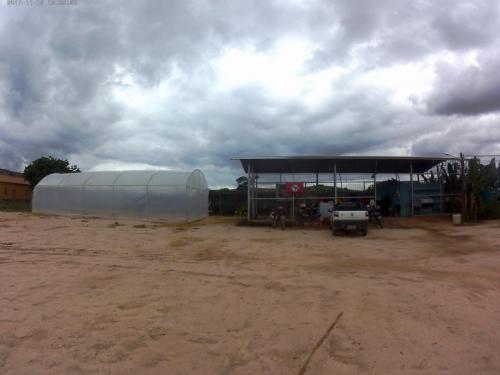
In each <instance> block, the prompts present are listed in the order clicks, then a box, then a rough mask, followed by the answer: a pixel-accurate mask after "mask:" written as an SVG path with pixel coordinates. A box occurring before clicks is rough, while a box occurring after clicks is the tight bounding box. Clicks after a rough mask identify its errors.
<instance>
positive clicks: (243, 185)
mask: <svg viewBox="0 0 500 375" xmlns="http://www.w3.org/2000/svg"><path fill="white" fill-rule="evenodd" d="M236 183H237V184H238V187H237V188H236V189H238V190H243V189H245V190H246V189H247V187H248V178H247V177H246V176H241V177H238V178H237V179H236Z"/></svg>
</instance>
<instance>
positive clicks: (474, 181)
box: [466, 158, 500, 220]
mask: <svg viewBox="0 0 500 375" xmlns="http://www.w3.org/2000/svg"><path fill="white" fill-rule="evenodd" d="M499 183H500V181H499V173H498V169H497V167H496V162H495V159H491V161H490V162H489V163H488V164H486V165H484V164H481V162H480V161H479V159H478V158H474V159H471V160H469V165H468V172H467V207H466V209H467V217H468V218H469V219H473V220H477V219H494V218H498V217H499V207H498V200H497V199H498V197H497V188H498V185H499Z"/></svg>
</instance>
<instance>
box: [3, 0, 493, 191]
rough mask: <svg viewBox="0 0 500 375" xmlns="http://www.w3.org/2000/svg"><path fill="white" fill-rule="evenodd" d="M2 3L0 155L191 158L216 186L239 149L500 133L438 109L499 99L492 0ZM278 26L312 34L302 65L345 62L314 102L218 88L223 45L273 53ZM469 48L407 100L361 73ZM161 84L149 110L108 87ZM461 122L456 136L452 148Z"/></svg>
mask: <svg viewBox="0 0 500 375" xmlns="http://www.w3.org/2000/svg"><path fill="white" fill-rule="evenodd" d="M1 7H2V9H1V10H2V12H1V13H0V30H1V32H2V35H4V36H5V37H3V38H2V39H0V98H2V99H0V146H1V151H0V168H2V167H8V168H12V169H22V167H23V164H25V163H26V161H29V160H32V159H34V158H37V157H39V156H41V155H48V154H50V155H54V156H57V157H62V158H70V159H71V160H70V161H71V162H73V163H78V164H79V165H80V166H82V168H92V167H95V166H96V165H99V164H101V163H113V162H115V163H121V164H120V165H127V164H130V165H132V164H137V163H140V164H147V165H151V166H156V167H169V168H174V169H191V168H196V167H200V168H202V169H203V170H205V171H206V172H207V174H208V177H209V181H210V182H211V183H212V184H215V185H218V184H231V183H233V182H234V177H235V176H237V175H239V174H240V173H241V170H240V168H239V166H238V164H237V163H235V162H231V161H230V160H229V158H230V157H231V156H234V155H241V154H243V155H255V154H261V155H269V154H281V155H285V154H317V153H339V154H340V153H346V154H356V153H364V154H367V153H372V154H374V153H387V152H395V151H394V150H396V151H397V152H407V153H410V152H413V153H440V152H442V149H443V148H444V149H447V150H452V151H453V150H455V149H456V150H460V149H461V148H474V147H476V148H487V149H488V150H494V149H495V147H497V146H495V145H494V143H493V141H492V138H491V137H492V136H496V133H495V129H496V128H497V127H498V124H499V123H498V122H495V121H493V120H491V121H492V122H488V123H487V124H485V123H481V126H483V127H487V128H488V129H489V130H483V131H482V132H479V130H478V125H477V124H476V123H475V122H474V121H472V120H471V121H469V122H464V121H463V120H460V119H458V120H457V119H455V118H454V117H453V116H449V117H446V118H444V119H443V117H442V116H438V115H448V114H462V115H468V116H473V115H475V114H478V115H479V114H483V113H490V112H495V111H497V110H498V103H500V100H498V99H499V91H498V87H500V81H499V80H498V78H497V77H498V75H497V74H496V71H498V66H499V64H498V61H499V60H498V58H497V57H496V56H498V55H497V53H496V52H495V49H496V46H497V45H498V41H499V40H498V39H499V38H498V36H497V32H496V31H497V30H498V29H499V17H498V15H499V12H498V4H497V2H496V1H461V2H455V1H439V2H429V1H408V2H402V1H395V0H392V1H391V0H381V1H377V3H376V4H367V2H366V1H361V0H356V1H352V0H342V1H340V0H339V1H321V0H312V1H294V2H290V1H285V0H282V1H278V0H277V1H262V2H248V1H232V0H227V1H223V2H221V1H209V0H207V1H202V0H193V1H184V0H183V1H181V0H172V1H148V2H133V1H129V2H128V1H120V2H111V1H89V2H79V3H78V4H77V5H76V6H66V7H55V6H52V7H51V6H48V5H46V6H42V7H13V6H7V5H5V4H2V5H1ZM286 37H299V38H302V39H304V40H306V41H308V42H309V43H311V44H312V45H314V50H313V52H312V54H311V56H310V57H309V58H308V60H307V61H305V62H304V65H303V66H302V71H301V74H304V75H306V74H314V73H316V72H320V71H322V70H323V69H326V68H329V67H331V66H337V67H341V68H342V69H343V73H342V74H341V76H340V77H337V78H336V80H335V83H333V82H332V83H331V89H330V90H329V91H328V90H327V91H325V93H324V95H325V96H324V97H323V98H322V100H321V101H320V104H317V105H314V106H308V105H307V104H306V103H305V102H304V100H303V97H302V96H301V94H299V95H296V96H293V95H291V96H280V95H278V94H276V93H274V94H273V93H271V92H270V91H269V90H268V89H267V88H266V87H264V86H265V84H263V83H262V82H261V83H256V82H245V83H243V84H239V85H237V86H236V87H230V88H225V89H220V88H219V87H218V86H217V85H218V79H219V78H220V77H219V76H218V74H219V73H218V72H217V71H216V69H215V68H214V65H213V64H212V62H213V61H214V59H217V58H219V57H220V56H221V55H222V54H223V53H224V52H225V51H226V50H227V49H242V50H249V51H253V52H254V53H262V54H266V53H268V52H270V51H273V48H275V47H276V46H277V45H278V44H279V42H280V40H281V39H282V38H286ZM472 51H475V52H477V54H478V56H479V58H478V65H479V66H469V65H467V64H465V63H460V64H451V63H449V64H448V65H446V64H443V63H442V62H441V63H439V65H436V68H435V72H436V77H435V82H429V90H427V91H428V94H426V95H425V96H419V97H417V96H415V97H412V98H411V100H410V99H408V101H407V104H406V105H403V104H395V103H394V101H392V100H391V99H390V98H391V89H390V87H387V89H385V88H384V82H378V85H377V87H370V86H369V85H364V84H359V83H358V84H355V83H356V82H357V80H359V79H360V77H363V75H364V74H366V73H367V72H370V71H373V70H376V69H379V68H391V67H392V66H396V65H398V64H407V63H414V62H419V61H423V60H424V59H426V58H427V57H429V56H435V55H436V54H441V53H447V52H449V53H456V54H462V53H468V52H472ZM485 51H488V52H487V53H486V52H485ZM486 56H488V57H486ZM233 68H235V69H237V68H238V67H233ZM284 68H285V67H284ZM241 72H242V73H241V74H242V75H244V74H245V70H244V69H243V68H242V70H241ZM165 82H166V83H167V86H168V90H169V95H168V96H166V97H165V99H164V101H163V102H161V103H159V104H158V103H157V104H156V105H155V106H152V107H151V108H153V109H151V110H148V109H147V108H140V105H138V104H137V103H135V102H134V101H135V100H136V99H135V98H134V96H131V97H130V98H129V99H127V100H129V101H131V102H130V103H128V104H127V102H126V101H120V100H118V99H117V97H116V95H115V93H116V91H120V90H124V89H126V88H127V87H130V88H134V87H138V89H140V90H142V92H145V93H148V92H156V91H155V90H158V88H159V87H160V85H162V84H165ZM431 85H432V86H431ZM400 102H401V101H400ZM411 103H415V104H416V105H414V106H412V105H411ZM134 104H135V106H134ZM148 104H149V103H143V104H141V105H144V107H147V106H148ZM417 104H418V106H420V107H419V109H418V110H417V109H416V108H417V107H418V106H417ZM424 107H425V109H426V110H423V109H422V108H424ZM475 124H476V125H475ZM457 129H459V130H460V137H459V139H456V142H455V143H456V145H454V146H453V147H450V146H447V145H446V141H445V140H446V139H448V138H449V137H450V133H451V132H453V131H455V130H457ZM477 134H483V135H482V137H479V138H477V137H476V136H477ZM220 171H224V172H223V173H221V172H220Z"/></svg>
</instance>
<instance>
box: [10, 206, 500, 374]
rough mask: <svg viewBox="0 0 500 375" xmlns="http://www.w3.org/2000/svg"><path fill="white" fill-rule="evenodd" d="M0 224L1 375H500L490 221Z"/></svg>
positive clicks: (498, 267) (498, 227)
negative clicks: (348, 231)
mask: <svg viewBox="0 0 500 375" xmlns="http://www.w3.org/2000/svg"><path fill="white" fill-rule="evenodd" d="M386 223H387V228H384V229H375V228H370V232H369V234H368V236H367V237H361V236H356V235H344V236H339V237H336V238H333V236H332V235H331V232H329V231H328V230H327V229H322V230H320V229H315V228H310V229H287V230H285V231H281V230H279V229H271V228H267V227H239V226H236V225H235V224H234V222H233V221H232V220H231V219H222V218H210V219H207V220H205V221H202V222H199V223H195V224H191V225H180V226H169V225H165V224H161V223H150V222H141V221H130V220H119V221H118V222H116V221H115V220H111V219H99V218H88V217H57V216H38V215H32V214H19V213H0V374H134V375H137V374H204V375H205V374H287V375H288V374H299V372H300V369H301V368H302V366H303V365H304V362H305V360H306V358H307V357H308V355H309V354H310V352H311V350H312V349H313V347H314V346H315V345H316V344H317V343H318V340H320V338H321V337H322V336H323V335H325V333H326V331H327V330H328V328H329V327H330V326H331V324H332V322H333V321H334V320H335V319H336V318H337V317H338V316H339V314H341V313H343V314H342V316H341V318H340V319H339V321H338V323H337V324H336V326H335V327H334V328H333V330H332V331H331V332H330V334H329V335H328V336H327V337H326V339H325V340H324V342H323V343H322V345H321V346H320V347H319V348H318V349H317V351H316V352H315V353H314V355H313V356H312V357H311V360H310V362H309V365H308V367H307V369H306V371H305V373H306V374H454V375H455V374H500V354H499V353H500V222H499V221H492V222H487V223H481V224H478V225H470V226H464V227H456V226H452V225H451V219H450V218H446V219H443V218H441V219H438V218H433V219H429V218H427V219H423V218H420V219H418V220H417V219H406V220H405V219H399V220H392V221H386Z"/></svg>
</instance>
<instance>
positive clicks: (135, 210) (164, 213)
mask: <svg viewBox="0 0 500 375" xmlns="http://www.w3.org/2000/svg"><path fill="white" fill-rule="evenodd" d="M32 207H33V212H38V213H47V214H77V215H97V216H111V217H138V218H144V219H159V220H168V221H171V222H191V221H195V220H198V219H202V218H204V217H206V216H208V186H207V182H206V180H205V176H204V175H203V173H202V172H201V171H200V170H194V171H193V172H174V171H122V172H116V171H110V172H84V173H68V174H58V173H55V174H51V175H48V176H46V177H45V178H44V179H42V180H41V181H40V182H39V183H38V185H37V186H36V187H35V190H34V193H33V204H32Z"/></svg>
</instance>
